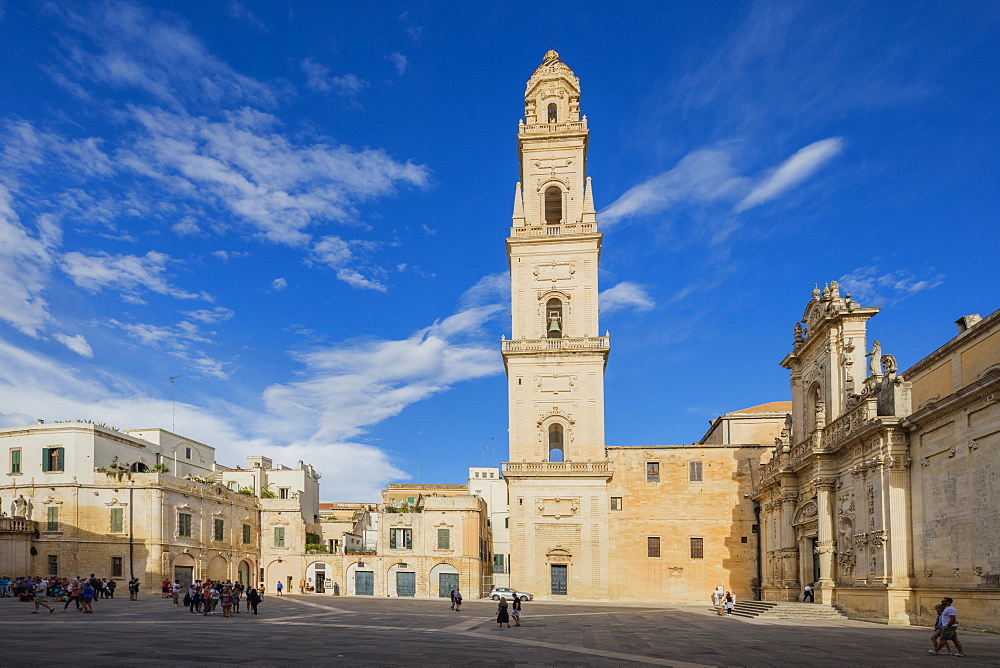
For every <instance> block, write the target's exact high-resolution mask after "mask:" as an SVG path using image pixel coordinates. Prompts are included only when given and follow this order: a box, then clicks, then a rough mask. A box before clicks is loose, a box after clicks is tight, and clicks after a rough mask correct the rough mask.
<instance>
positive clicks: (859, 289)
mask: <svg viewBox="0 0 1000 668" xmlns="http://www.w3.org/2000/svg"><path fill="white" fill-rule="evenodd" d="M944 279H945V275H944V274H942V273H939V272H936V271H935V270H934V269H932V268H928V269H923V270H911V269H896V270H893V271H886V272H883V271H881V270H880V269H879V268H878V267H877V266H875V265H870V266H867V267H858V268H857V269H855V270H854V271H852V272H850V273H849V274H844V275H843V276H841V277H840V280H839V281H838V282H839V283H840V291H841V293H848V292H849V293H851V295H852V298H853V299H854V301H856V302H858V303H860V304H862V305H864V306H887V305H892V304H896V303H898V302H900V301H902V300H903V299H906V298H907V297H909V296H911V295H915V294H916V293H918V292H922V291H924V290H930V289H932V288H936V287H937V286H939V285H941V283H943V282H944Z"/></svg>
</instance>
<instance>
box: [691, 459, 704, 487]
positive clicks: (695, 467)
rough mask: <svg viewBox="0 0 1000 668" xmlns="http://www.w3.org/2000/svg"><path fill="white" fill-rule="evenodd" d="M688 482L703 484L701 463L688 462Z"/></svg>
mask: <svg viewBox="0 0 1000 668" xmlns="http://www.w3.org/2000/svg"><path fill="white" fill-rule="evenodd" d="M688 480H690V481H691V482H702V479H701V462H688Z"/></svg>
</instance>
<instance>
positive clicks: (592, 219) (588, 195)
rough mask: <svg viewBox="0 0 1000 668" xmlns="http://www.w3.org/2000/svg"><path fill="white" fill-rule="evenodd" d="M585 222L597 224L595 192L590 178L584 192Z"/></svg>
mask: <svg viewBox="0 0 1000 668" xmlns="http://www.w3.org/2000/svg"><path fill="white" fill-rule="evenodd" d="M582 220H583V222H584V223H596V222H597V211H595V210H594V190H593V188H592V186H591V185H590V177H589V176H588V177H587V186H586V188H584V191H583V219H582Z"/></svg>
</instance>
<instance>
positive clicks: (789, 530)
mask: <svg viewBox="0 0 1000 668" xmlns="http://www.w3.org/2000/svg"><path fill="white" fill-rule="evenodd" d="M787 482H790V481H787ZM798 500H799V494H798V492H797V491H795V490H794V489H782V491H781V557H782V558H781V577H782V583H781V584H782V585H783V586H784V587H787V588H789V589H792V590H794V591H795V594H796V595H798V590H799V547H798V545H797V544H796V542H795V541H796V536H795V526H794V525H793V524H792V522H793V521H794V520H795V506H796V504H797V503H798Z"/></svg>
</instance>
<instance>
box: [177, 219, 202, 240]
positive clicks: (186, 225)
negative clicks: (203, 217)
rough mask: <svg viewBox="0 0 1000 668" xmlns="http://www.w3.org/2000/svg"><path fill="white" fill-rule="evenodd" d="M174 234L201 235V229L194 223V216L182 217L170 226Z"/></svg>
mask: <svg viewBox="0 0 1000 668" xmlns="http://www.w3.org/2000/svg"><path fill="white" fill-rule="evenodd" d="M170 229H172V230H173V231H174V232H175V233H177V234H179V235H180V236H182V237H183V236H194V235H198V234H201V233H202V232H201V228H200V227H198V223H197V222H195V219H194V216H184V217H183V218H181V219H180V220H179V221H178V222H176V223H174V224H173V225H171V226H170Z"/></svg>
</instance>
